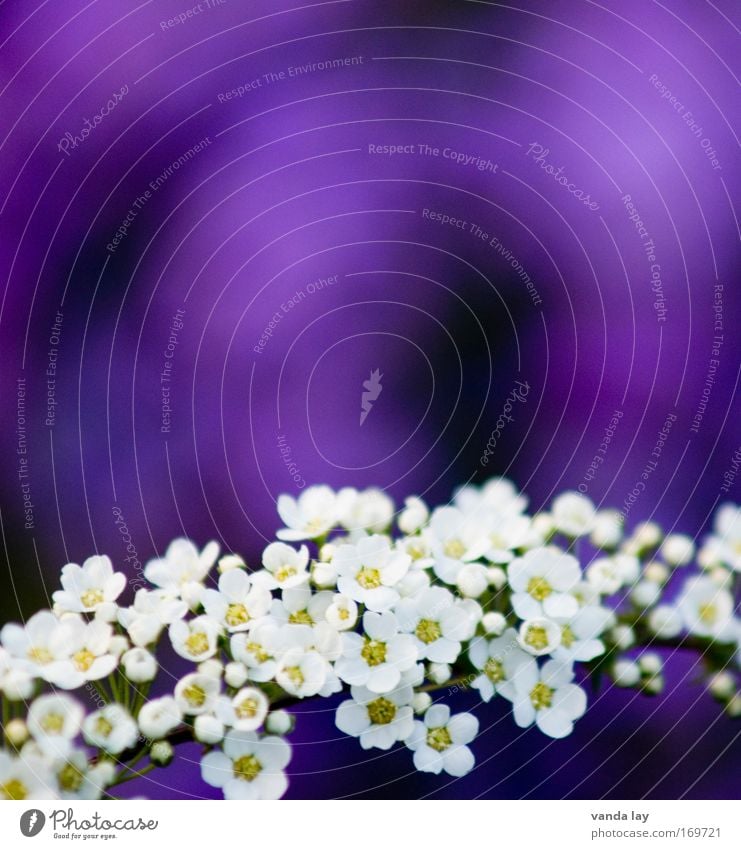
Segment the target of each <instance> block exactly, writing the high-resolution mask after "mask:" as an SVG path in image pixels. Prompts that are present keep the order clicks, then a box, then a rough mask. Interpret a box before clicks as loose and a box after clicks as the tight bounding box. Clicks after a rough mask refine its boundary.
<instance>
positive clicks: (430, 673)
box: [427, 663, 453, 684]
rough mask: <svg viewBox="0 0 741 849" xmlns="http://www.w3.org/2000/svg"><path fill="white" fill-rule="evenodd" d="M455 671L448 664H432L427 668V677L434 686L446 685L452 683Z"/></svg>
mask: <svg viewBox="0 0 741 849" xmlns="http://www.w3.org/2000/svg"><path fill="white" fill-rule="evenodd" d="M452 674H453V670H452V669H451V667H450V664H448V663H430V664H428V666H427V677H428V678H429V679H430V681H432V682H433V684H444V683H445V682H446V681H450V677H451V675H452Z"/></svg>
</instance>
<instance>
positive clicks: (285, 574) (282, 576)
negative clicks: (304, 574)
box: [275, 566, 296, 584]
mask: <svg viewBox="0 0 741 849" xmlns="http://www.w3.org/2000/svg"><path fill="white" fill-rule="evenodd" d="M295 574H296V570H295V569H294V568H293V566H281V567H280V569H278V570H277V572H276V573H275V580H276V581H277V582H278V583H279V584H282V583H283V581H287V580H288V579H289V578H292V577H293V576H294V575H295Z"/></svg>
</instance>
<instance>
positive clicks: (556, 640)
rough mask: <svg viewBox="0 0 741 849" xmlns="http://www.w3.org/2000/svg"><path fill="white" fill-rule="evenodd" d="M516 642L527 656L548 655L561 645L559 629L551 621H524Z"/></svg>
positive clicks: (558, 626)
mask: <svg viewBox="0 0 741 849" xmlns="http://www.w3.org/2000/svg"><path fill="white" fill-rule="evenodd" d="M517 640H518V642H519V643H520V646H522V648H523V649H525V651H526V652H528V654H532V655H535V656H536V657H539V656H540V655H544V654H550V653H551V652H553V651H555V650H556V649H557V648H558V647H559V646H560V645H561V627H560V625H558V624H557V623H556V622H554V621H553V620H552V619H526V620H525V621H524V622H523V623H522V625H520V630H519V632H518V634H517Z"/></svg>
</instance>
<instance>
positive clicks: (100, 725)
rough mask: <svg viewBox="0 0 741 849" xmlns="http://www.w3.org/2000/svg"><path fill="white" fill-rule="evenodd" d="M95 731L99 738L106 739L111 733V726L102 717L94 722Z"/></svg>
mask: <svg viewBox="0 0 741 849" xmlns="http://www.w3.org/2000/svg"><path fill="white" fill-rule="evenodd" d="M95 730H96V731H97V732H98V734H100V736H101V737H107V736H108V735H109V734H110V733H111V731H113V725H112V723H110V722H109V721H108V720H107V719H106V718H105V717H104V716H99V717H98V718H97V719H96V720H95Z"/></svg>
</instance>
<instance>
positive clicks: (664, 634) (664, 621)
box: [648, 604, 682, 640]
mask: <svg viewBox="0 0 741 849" xmlns="http://www.w3.org/2000/svg"><path fill="white" fill-rule="evenodd" d="M648 627H649V628H650V629H651V630H652V631H653V632H654V634H656V636H657V637H661V638H662V639H667V640H669V639H671V638H672V637H676V636H677V634H679V633H680V632H681V630H682V616H681V614H680V613H679V611H678V610H677V608H676V607H672V606H671V605H669V604H660V605H658V606H657V607H655V608H654V609H653V610H652V611H651V613H650V614H649V617H648Z"/></svg>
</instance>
